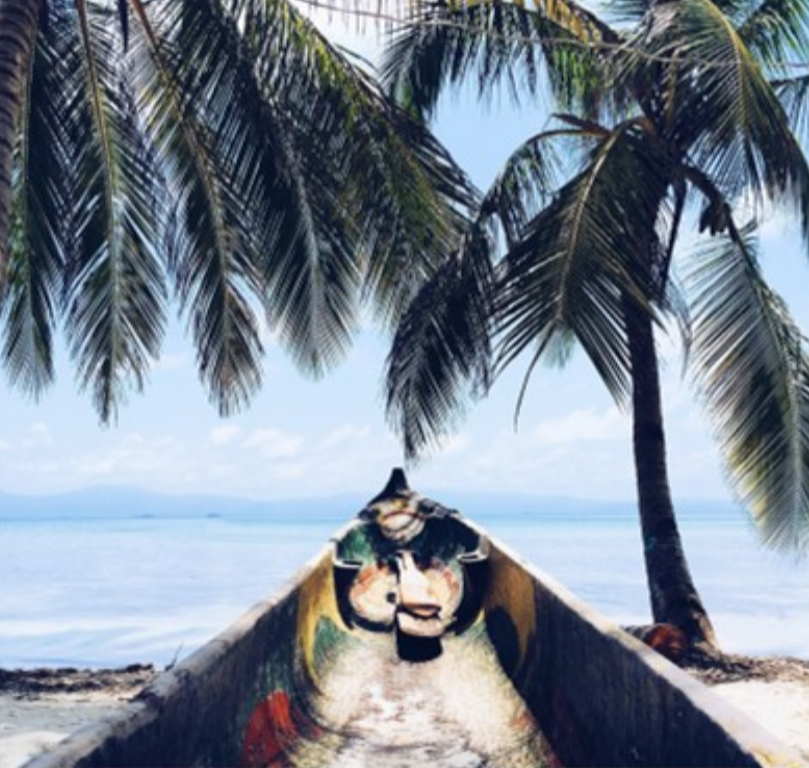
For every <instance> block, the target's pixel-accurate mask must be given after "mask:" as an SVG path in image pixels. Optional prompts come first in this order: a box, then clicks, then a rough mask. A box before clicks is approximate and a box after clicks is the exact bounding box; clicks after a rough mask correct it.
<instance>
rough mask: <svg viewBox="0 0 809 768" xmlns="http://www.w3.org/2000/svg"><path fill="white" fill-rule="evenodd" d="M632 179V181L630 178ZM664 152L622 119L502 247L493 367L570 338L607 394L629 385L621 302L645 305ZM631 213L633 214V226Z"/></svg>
mask: <svg viewBox="0 0 809 768" xmlns="http://www.w3.org/2000/svg"><path fill="white" fill-rule="evenodd" d="M630 180H631V181H630ZM665 187H666V167H665V160H664V159H662V158H660V157H655V156H652V155H650V154H649V148H648V147H646V146H644V141H643V137H642V135H641V134H638V133H636V132H635V131H634V126H633V125H632V124H631V123H629V124H625V125H623V126H621V127H620V128H619V129H617V130H616V131H615V132H614V133H613V134H611V135H610V136H609V137H608V138H607V139H604V140H602V141H601V142H600V144H599V146H598V148H597V149H596V151H595V152H594V154H593V157H592V159H591V162H590V164H589V165H588V166H587V167H586V168H585V169H584V170H583V171H582V172H581V173H579V174H578V175H577V176H576V177H575V178H574V179H573V180H572V181H570V182H569V183H568V184H566V185H565V186H564V187H563V188H562V189H561V190H560V191H559V193H558V195H557V197H556V198H555V200H554V201H553V202H552V203H551V204H550V205H549V206H548V207H546V208H545V209H544V210H543V211H542V212H541V213H540V214H539V215H538V216H537V217H536V218H535V219H534V220H533V221H532V222H531V224H530V225H529V226H528V228H527V230H526V232H525V234H524V237H523V239H522V241H521V242H520V243H519V244H518V245H517V246H516V247H514V248H512V250H511V251H510V252H509V254H508V255H507V256H506V259H505V262H504V270H503V276H502V290H501V291H500V292H499V299H498V307H497V310H498V322H499V328H500V331H501V335H500V338H499V340H498V355H499V357H498V368H499V369H500V370H502V369H503V368H504V367H506V366H507V365H509V364H511V363H512V362H513V361H514V360H515V358H516V357H517V356H519V355H521V354H522V353H523V352H525V351H527V350H532V355H533V358H532V363H531V365H530V367H529V371H528V374H527V375H528V376H530V373H531V370H532V368H533V366H534V365H535V364H536V362H537V361H538V360H539V359H540V358H542V357H545V356H546V354H547V351H548V350H549V349H550V350H552V349H554V348H558V347H559V344H557V338H560V339H561V342H560V344H561V348H564V347H566V346H567V345H568V343H569V342H568V340H569V339H571V338H575V339H576V340H577V341H578V342H579V343H580V344H581V345H582V347H583V348H584V350H585V351H586V353H587V355H588V356H589V357H590V359H591V361H592V362H593V364H594V366H595V368H596V370H597V371H598V372H599V374H600V376H601V378H602V379H603V381H604V383H605V384H606V386H607V388H608V389H609V391H610V392H611V393H612V395H613V397H615V399H616V400H617V401H618V402H619V403H623V402H624V401H625V400H626V396H627V394H628V392H629V390H630V369H629V367H630V361H629V351H628V347H627V337H626V318H625V312H624V302H625V301H626V300H629V301H633V302H635V303H636V304H638V305H639V306H641V307H643V308H644V310H645V311H652V309H651V307H652V304H651V302H653V301H655V298H656V297H655V291H654V287H653V284H652V274H651V264H650V263H649V256H650V250H649V249H650V243H649V240H648V238H649V237H650V233H649V230H650V226H649V224H650V222H651V223H652V227H651V231H652V232H653V225H654V222H655V221H656V219H657V215H658V207H659V204H660V200H661V199H662V198H663V197H664V196H665ZM633 222H637V223H638V225H637V226H636V227H634V226H633Z"/></svg>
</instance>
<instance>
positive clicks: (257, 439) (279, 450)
mask: <svg viewBox="0 0 809 768" xmlns="http://www.w3.org/2000/svg"><path fill="white" fill-rule="evenodd" d="M304 443H305V440H304V439H303V438H302V437H300V436H299V435H290V434H288V433H286V432H283V431H282V430H280V429H275V428H274V427H268V428H266V429H257V430H255V431H253V432H251V433H250V434H249V435H248V436H247V438H246V439H245V440H244V441H243V442H242V444H241V445H242V447H244V448H257V449H258V450H259V451H260V452H261V454H262V456H264V457H265V458H268V459H280V458H294V457H295V456H298V455H300V453H301V450H302V449H303V446H304Z"/></svg>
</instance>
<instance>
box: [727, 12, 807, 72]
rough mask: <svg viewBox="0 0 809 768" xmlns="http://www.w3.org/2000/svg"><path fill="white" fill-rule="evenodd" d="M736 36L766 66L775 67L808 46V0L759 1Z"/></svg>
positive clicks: (777, 67)
mask: <svg viewBox="0 0 809 768" xmlns="http://www.w3.org/2000/svg"><path fill="white" fill-rule="evenodd" d="M738 31H739V37H740V38H741V39H742V40H743V41H744V43H745V45H746V46H747V47H748V48H749V49H750V50H751V51H752V52H753V53H754V54H756V55H757V56H758V57H759V58H760V59H761V60H762V61H763V62H764V64H765V65H766V66H769V67H771V68H773V69H775V70H778V69H783V67H784V65H785V64H786V63H788V62H789V61H790V59H791V58H792V57H794V56H799V57H805V55H806V50H807V48H809V2H807V0H762V1H761V2H758V3H756V4H755V5H754V7H753V8H752V9H751V10H750V12H749V13H748V14H747V15H746V16H745V18H744V19H743V20H742V21H741V23H740V24H739V25H738Z"/></svg>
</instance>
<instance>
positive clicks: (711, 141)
mask: <svg viewBox="0 0 809 768" xmlns="http://www.w3.org/2000/svg"><path fill="white" fill-rule="evenodd" d="M630 47H631V48H633V49H634V52H633V53H630V54H628V56H627V61H628V62H630V63H629V64H628V70H629V71H633V72H634V74H633V75H632V77H636V78H637V79H636V80H635V83H636V86H635V87H636V90H637V89H638V88H639V87H642V86H643V87H645V88H646V90H647V93H646V94H645V95H644V97H643V98H644V99H645V101H646V102H647V103H648V102H650V101H652V102H655V103H657V104H658V107H657V115H658V118H659V120H660V121H661V123H663V124H664V125H665V131H666V136H668V137H671V139H672V140H673V141H675V142H676V143H677V145H678V146H679V147H680V148H682V151H686V152H688V153H689V155H690V160H691V162H692V164H694V165H697V166H699V167H701V168H703V169H704V170H705V171H706V173H708V174H709V175H710V176H711V177H712V179H713V180H714V183H715V184H716V185H717V186H718V187H719V188H720V189H721V190H722V192H723V194H724V195H725V196H726V197H728V198H738V197H739V196H740V195H741V194H742V193H743V192H744V190H751V191H752V192H753V195H754V197H756V198H757V199H759V200H760V201H762V200H763V197H764V196H768V197H769V198H771V199H773V200H776V201H778V202H779V203H789V204H792V205H793V206H794V207H795V208H796V210H797V211H798V212H799V215H801V216H802V217H803V224H804V228H805V229H806V232H807V235H809V217H807V215H806V211H807V205H809V169H807V165H806V160H805V158H804V157H803V154H802V153H801V151H800V147H799V145H798V143H797V141H796V140H795V137H794V135H793V134H792V131H791V130H790V128H789V122H788V120H787V116H786V114H785V112H784V110H783V108H782V107H781V104H780V103H779V101H778V98H777V97H776V95H775V92H774V91H773V89H772V87H771V86H770V84H769V83H768V82H767V80H766V78H765V77H764V74H763V72H762V69H761V67H760V65H759V63H758V62H757V60H756V59H755V58H754V57H753V55H752V53H751V51H750V49H748V48H747V46H746V45H745V44H744V41H743V40H742V38H741V36H740V35H739V33H738V32H737V31H736V30H735V29H734V27H733V26H732V25H731V24H730V22H729V20H728V18H727V17H726V16H724V15H723V14H722V13H721V12H720V11H719V9H718V8H717V7H716V6H715V5H714V4H713V3H711V2H710V0H684V1H683V2H666V3H659V4H654V5H653V6H651V8H650V10H649V13H648V14H647V18H646V20H645V24H644V29H643V31H642V32H641V33H640V34H639V35H638V37H637V38H635V39H633V41H632V43H631V46H630ZM641 49H642V50H641ZM649 57H652V58H649ZM654 57H658V58H654ZM661 59H662V60H663V63H661Z"/></svg>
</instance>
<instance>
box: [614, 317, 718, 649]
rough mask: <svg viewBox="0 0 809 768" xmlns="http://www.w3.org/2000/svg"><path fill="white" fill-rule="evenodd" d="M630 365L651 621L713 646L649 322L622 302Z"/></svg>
mask: <svg viewBox="0 0 809 768" xmlns="http://www.w3.org/2000/svg"><path fill="white" fill-rule="evenodd" d="M627 317H628V318H629V323H628V325H629V348H630V356H631V363H632V384H633V389H632V412H633V449H634V455H635V472H636V481H637V488H638V504H639V512H640V523H641V535H642V537H643V551H644V557H645V561H646V577H647V580H648V583H649V596H650V600H651V606H652V615H653V617H654V620H655V622H660V623H668V624H674V625H675V626H677V627H679V628H680V629H681V630H682V631H683V632H684V633H685V635H686V637H687V639H688V641H689V643H690V645H692V646H694V645H701V646H706V645H707V646H708V647H709V648H711V649H715V648H717V641H716V635H715V634H714V630H713V626H712V625H711V621H710V619H709V618H708V614H707V612H706V611H705V607H704V606H703V604H702V600H701V599H700V596H699V594H698V593H697V589H696V587H695V586H694V582H693V579H692V578H691V573H690V571H689V568H688V562H687V561H686V558H685V552H684V551H683V546H682V541H681V539H680V532H679V529H678V527H677V520H676V518H675V515H674V505H673V503H672V499H671V490H670V487H669V479H668V467H667V464H666V437H665V432H664V428H663V409H662V404H661V397H660V376H659V369H658V358H657V350H656V348H655V340H654V329H653V321H652V318H651V316H650V315H649V314H648V313H647V312H643V311H640V310H639V309H638V308H637V307H635V306H629V301H627Z"/></svg>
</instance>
